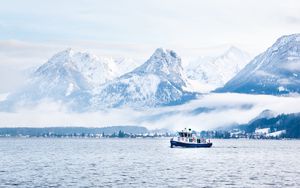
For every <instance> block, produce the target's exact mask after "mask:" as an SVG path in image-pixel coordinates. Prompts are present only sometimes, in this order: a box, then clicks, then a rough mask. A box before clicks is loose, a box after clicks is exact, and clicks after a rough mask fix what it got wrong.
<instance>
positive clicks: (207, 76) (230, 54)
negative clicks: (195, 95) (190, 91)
mask: <svg viewBox="0 0 300 188" xmlns="http://www.w3.org/2000/svg"><path fill="white" fill-rule="evenodd" d="M250 60H251V58H250V55H248V54H247V53H246V52H244V51H242V50H240V49H238V48H236V47H233V46H232V47H230V48H229V49H227V51H226V52H225V53H223V54H222V55H220V56H217V57H208V56H206V57H200V58H198V59H196V60H194V61H192V62H191V63H190V64H189V65H188V66H187V67H186V73H187V76H188V78H189V79H191V80H193V81H196V83H198V84H199V87H200V91H204V92H207V91H210V90H213V89H215V88H217V87H222V86H223V85H224V84H225V83H226V82H227V81H228V80H230V79H231V78H232V77H234V76H235V75H236V74H237V73H238V72H239V71H240V70H242V68H244V66H245V65H246V64H247V63H248V62H249V61H250Z"/></svg>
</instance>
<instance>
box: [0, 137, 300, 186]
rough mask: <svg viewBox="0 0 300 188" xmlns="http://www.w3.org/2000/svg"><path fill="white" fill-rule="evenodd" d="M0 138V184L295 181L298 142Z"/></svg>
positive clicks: (299, 176)
mask: <svg viewBox="0 0 300 188" xmlns="http://www.w3.org/2000/svg"><path fill="white" fill-rule="evenodd" d="M213 143H214V145H213V147H212V148H198V149H183V148H170V147H169V139H45V138H36V139H34V138H32V139H31V138H30V139H21V138H2V139H0V155H1V158H0V187H289V186H291V187H300V141H299V140H213Z"/></svg>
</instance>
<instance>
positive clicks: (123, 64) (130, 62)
mask: <svg viewBox="0 0 300 188" xmlns="http://www.w3.org/2000/svg"><path fill="white" fill-rule="evenodd" d="M114 62H115V65H116V67H117V71H116V73H117V74H118V76H122V75H124V74H126V73H128V72H131V71H133V70H134V69H135V68H137V67H138V66H139V65H140V64H141V63H139V61H138V60H136V59H132V58H124V57H121V58H115V59H114Z"/></svg>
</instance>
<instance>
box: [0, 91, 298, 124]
mask: <svg viewBox="0 0 300 188" xmlns="http://www.w3.org/2000/svg"><path fill="white" fill-rule="evenodd" d="M197 108H203V109H206V110H204V112H202V113H199V114H197V113H193V110H195V109H197ZM207 109H208V110H207ZM265 109H270V110H272V111H274V112H276V113H296V112H300V96H298V95H296V96H289V97H277V96H267V95H247V94H233V93H225V94H208V95H204V96H201V97H199V99H197V100H193V101H191V102H189V103H186V104H183V105H178V106H172V107H161V108H153V109H144V110H133V109H128V108H123V109H107V110H105V111H101V112H87V113H70V112H67V109H66V108H65V107H64V106H63V105H62V104H59V103H55V102H50V101H44V102H43V103H41V104H40V105H39V106H37V107H36V108H34V109H24V108H23V109H19V110H18V111H17V112H14V113H8V112H1V113H0V126H1V127H48V126H85V127H104V126H113V125H139V126H145V127H147V128H149V129H155V128H168V129H172V130H178V129H182V128H184V127H190V128H193V129H195V130H207V129H213V128H217V127H221V126H229V125H233V124H236V123H239V124H241V123H247V122H248V121H250V120H251V119H253V118H254V117H256V116H257V115H258V114H259V113H260V112H262V111H263V110H265Z"/></svg>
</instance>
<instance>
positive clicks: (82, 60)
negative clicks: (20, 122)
mask: <svg viewBox="0 0 300 188" xmlns="http://www.w3.org/2000/svg"><path fill="white" fill-rule="evenodd" d="M115 69H116V67H115V64H114V60H113V59H110V58H98V57H96V56H94V55H91V54H89V53H82V52H75V51H73V50H71V49H68V50H65V51H62V52H59V53H57V54H56V55H54V56H53V57H52V58H51V59H50V60H49V61H48V62H47V63H45V64H43V65H42V66H40V67H39V68H38V69H37V70H36V71H35V72H34V73H33V74H32V75H31V77H30V79H29V80H28V81H27V83H26V84H25V86H24V87H23V88H22V89H20V90H19V91H18V92H16V93H13V94H12V95H10V96H8V97H7V100H6V101H5V102H4V106H7V107H9V108H13V106H15V105H22V106H24V105H35V104H37V103H39V102H40V101H41V100H45V99H51V100H55V101H61V102H64V103H68V104H69V105H71V106H74V108H77V107H80V108H82V109H84V108H87V107H88V105H89V100H90V98H91V93H92V90H93V89H95V88H98V87H99V85H101V84H104V83H106V82H107V81H109V80H112V79H113V78H115V77H116V76H117V75H116V73H115V72H116V71H115ZM2 107H3V104H2Z"/></svg>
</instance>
